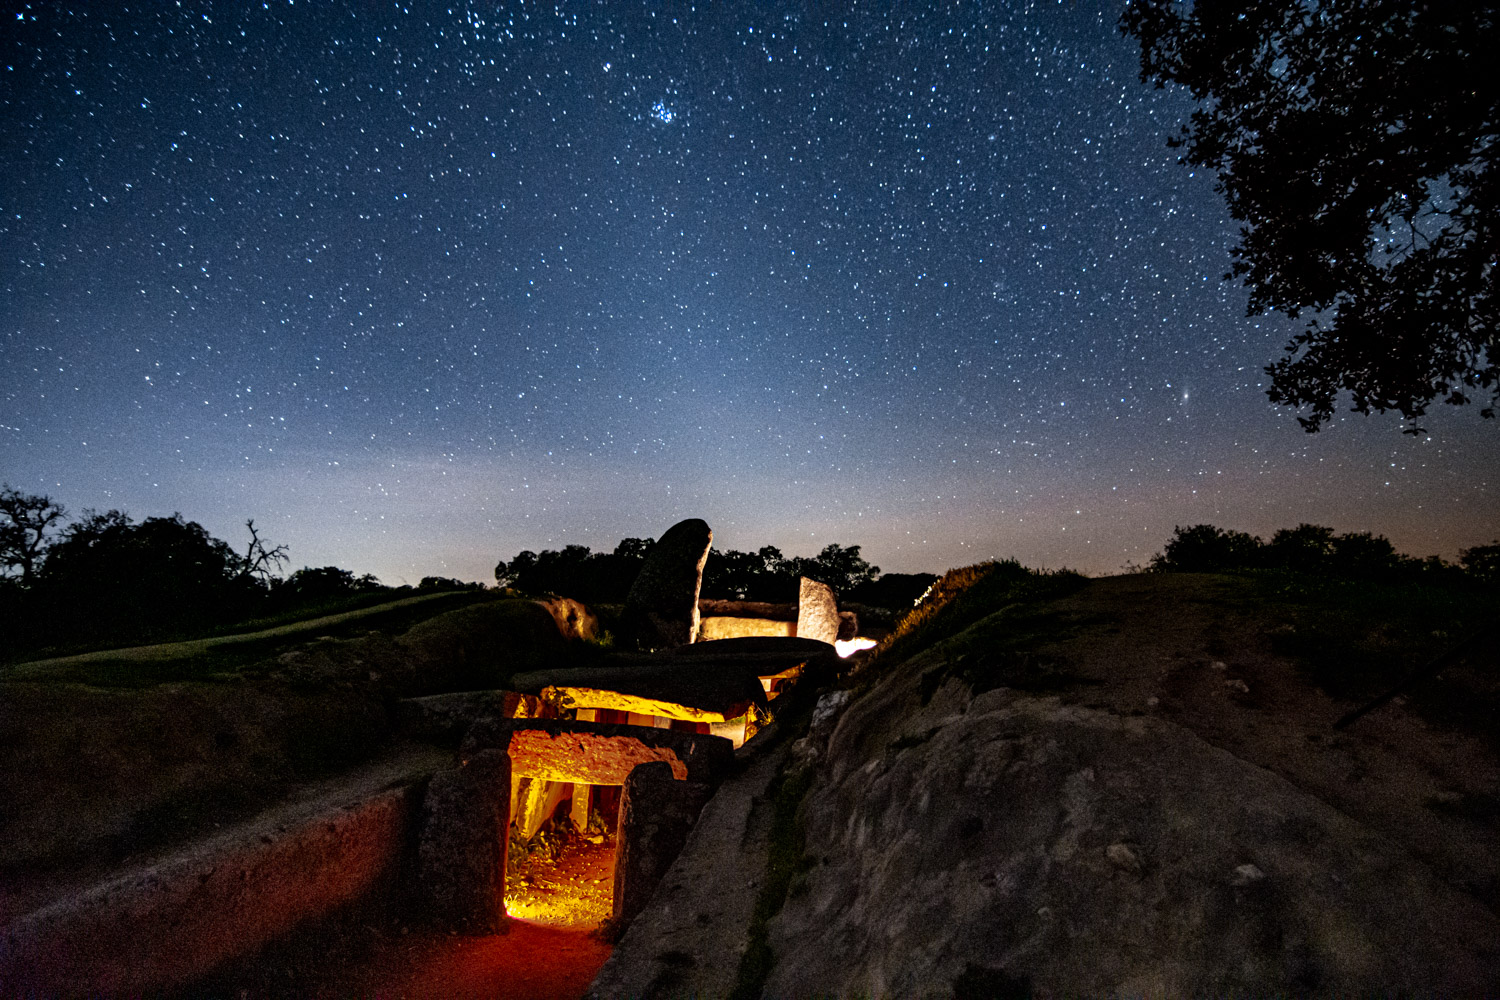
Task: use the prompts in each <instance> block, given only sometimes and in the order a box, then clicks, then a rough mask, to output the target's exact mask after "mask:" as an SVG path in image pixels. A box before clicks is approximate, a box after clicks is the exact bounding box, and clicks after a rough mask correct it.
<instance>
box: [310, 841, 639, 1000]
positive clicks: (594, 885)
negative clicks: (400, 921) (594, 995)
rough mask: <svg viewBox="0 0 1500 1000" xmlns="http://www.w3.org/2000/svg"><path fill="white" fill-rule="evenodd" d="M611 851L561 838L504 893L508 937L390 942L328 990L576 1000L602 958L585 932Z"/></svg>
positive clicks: (594, 922)
mask: <svg viewBox="0 0 1500 1000" xmlns="http://www.w3.org/2000/svg"><path fill="white" fill-rule="evenodd" d="M614 857H615V849H614V843H613V841H606V842H605V843H603V844H597V845H595V844H589V843H586V842H585V843H577V842H575V843H574V844H570V845H569V846H568V848H567V849H566V850H565V851H564V852H563V854H562V856H561V857H560V858H559V859H558V860H557V862H556V863H552V862H548V861H545V860H542V859H538V860H537V861H536V862H534V863H533V864H532V865H530V866H528V870H527V877H526V881H525V882H523V883H522V885H521V886H520V887H519V888H518V891H514V892H510V893H507V894H506V909H507V910H508V911H509V912H510V913H511V914H512V920H511V922H510V930H509V933H506V934H496V935H491V936H487V937H453V936H449V935H440V934H419V933H410V934H407V935H404V936H402V937H399V938H393V939H389V940H388V941H387V942H385V943H384V944H383V946H382V947H381V948H379V949H377V951H376V954H375V955H373V956H372V959H371V962H370V968H369V975H368V978H366V979H365V980H364V982H362V983H360V984H358V985H355V984H350V983H339V984H336V985H335V986H333V987H332V988H331V989H330V991H329V992H328V993H327V995H328V996H351V995H352V996H366V997H377V998H382V1000H384V998H389V1000H398V998H412V1000H416V998H426V997H456V998H472V1000H481V998H482V1000H577V998H579V997H581V996H583V994H584V991H585V990H587V989H588V985H589V983H590V982H592V981H593V979H594V976H595V975H597V974H598V972H599V967H600V966H602V965H603V964H604V960H605V959H607V958H609V953H610V946H609V945H608V944H605V943H604V942H603V941H600V940H598V939H597V938H594V937H592V936H590V934H589V932H590V931H592V930H593V929H594V928H595V927H597V926H598V925H599V922H600V921H601V920H604V919H605V918H607V917H608V916H609V915H610V911H611V906H612V901H613V892H614V885H613V882H614V875H613V872H614ZM320 995H321V994H320Z"/></svg>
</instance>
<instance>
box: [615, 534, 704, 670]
mask: <svg viewBox="0 0 1500 1000" xmlns="http://www.w3.org/2000/svg"><path fill="white" fill-rule="evenodd" d="M713 541H714V533H713V530H712V529H711V528H709V526H708V522H707V521H704V520H702V519H701V518H696V517H694V518H689V519H688V520H686V521H679V522H677V523H676V524H674V525H672V526H671V527H670V528H668V529H667V531H666V534H664V535H662V536H661V538H660V540H658V541H657V543H656V544H655V545H653V546H652V547H651V554H650V555H648V556H647V557H646V563H645V565H644V566H642V567H641V573H640V575H639V576H637V577H636V578H635V583H633V584H631V587H630V593H629V594H627V595H626V597H625V620H624V626H625V630H626V631H627V632H629V633H630V635H629V639H630V641H632V642H634V643H635V645H636V646H638V647H639V648H641V649H666V648H669V647H672V646H685V645H687V644H688V643H690V642H692V641H694V639H695V638H696V637H697V635H698V590H699V588H700V587H702V585H703V564H704V563H705V562H707V561H708V550H709V547H710V546H712V545H713Z"/></svg>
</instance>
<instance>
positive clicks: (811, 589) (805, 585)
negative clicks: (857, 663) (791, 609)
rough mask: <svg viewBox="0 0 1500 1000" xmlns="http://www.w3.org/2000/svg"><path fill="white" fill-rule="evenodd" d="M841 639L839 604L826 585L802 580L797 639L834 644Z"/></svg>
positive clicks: (799, 596)
mask: <svg viewBox="0 0 1500 1000" xmlns="http://www.w3.org/2000/svg"><path fill="white" fill-rule="evenodd" d="M838 637H839V602H838V599H837V598H836V597H834V596H833V588H832V587H830V586H828V584H826V583H819V582H818V581H816V580H809V579H808V578H807V577H805V576H804V577H803V578H802V582H801V584H800V585H799V587H798V591H797V638H799V639H817V640H818V641H820V642H833V641H834V640H835V639H837V638H838Z"/></svg>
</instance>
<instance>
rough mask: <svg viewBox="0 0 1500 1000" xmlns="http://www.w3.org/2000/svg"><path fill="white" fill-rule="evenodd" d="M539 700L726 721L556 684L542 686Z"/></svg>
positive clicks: (704, 712)
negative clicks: (546, 686)
mask: <svg viewBox="0 0 1500 1000" xmlns="http://www.w3.org/2000/svg"><path fill="white" fill-rule="evenodd" d="M542 700H543V701H547V702H551V703H553V704H555V705H557V706H559V707H560V708H583V709H589V708H592V709H600V708H607V709H611V710H613V711H616V712H635V713H637V714H638V715H655V716H659V717H660V718H663V719H683V720H685V721H687V722H708V723H714V722H727V721H728V720H727V719H725V718H724V716H723V714H722V713H720V712H712V711H709V710H708V709H703V708H692V707H690V706H688V705H679V704H677V703H676V702H671V701H660V700H658V699H656V698H646V697H642V696H641V695H634V694H621V693H620V692H618V691H605V690H601V689H599V688H586V687H556V686H554V687H548V688H543V689H542Z"/></svg>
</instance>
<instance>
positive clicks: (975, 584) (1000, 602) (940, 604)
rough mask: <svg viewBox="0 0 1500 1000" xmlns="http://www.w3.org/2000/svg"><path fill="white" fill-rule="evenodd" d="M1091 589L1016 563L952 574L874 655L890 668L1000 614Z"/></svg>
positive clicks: (1081, 580)
mask: <svg viewBox="0 0 1500 1000" xmlns="http://www.w3.org/2000/svg"><path fill="white" fill-rule="evenodd" d="M1086 583H1088V578H1087V577H1085V576H1082V575H1080V574H1078V573H1075V572H1073V571H1072V570H1066V569H1064V570H1058V571H1056V572H1047V571H1041V570H1034V569H1027V568H1026V567H1025V566H1022V565H1021V564H1020V563H1018V562H1016V561H1015V560H1014V559H1007V560H1004V561H1000V562H983V563H979V564H977V565H974V566H965V567H963V568H961V569H950V570H949V571H948V572H947V573H944V574H943V575H942V576H941V577H939V578H938V580H937V582H936V583H934V584H933V585H932V587H931V588H930V589H929V590H928V591H927V593H926V594H925V595H924V596H923V597H922V599H921V601H920V602H919V603H918V604H917V606H916V607H915V608H914V609H912V611H911V612H910V613H908V614H907V615H906V617H904V618H902V619H901V620H900V621H899V622H897V623H896V628H895V630H894V631H892V632H891V634H890V635H888V636H887V637H886V638H885V640H884V641H882V642H881V644H880V646H879V647H878V648H877V649H876V650H875V655H876V657H877V659H878V660H879V661H880V662H882V663H887V664H890V663H899V662H901V661H902V660H908V659H910V658H911V657H913V656H915V655H916V654H918V653H920V652H921V651H922V650H924V649H927V648H928V647H929V646H932V645H933V644H934V643H937V642H940V641H942V640H943V639H946V638H948V637H950V636H953V635H956V634H957V633H959V632H961V631H963V630H964V629H966V628H968V627H969V626H970V625H972V624H974V623H975V622H977V621H979V620H980V619H981V618H985V617H987V616H989V615H991V614H993V613H995V612H996V611H1000V610H1002V609H1004V608H1006V607H1009V606H1012V605H1017V606H1019V605H1022V604H1035V603H1039V602H1044V601H1048V600H1052V599H1054V598H1058V597H1063V596H1066V595H1067V594H1071V593H1073V592H1074V591H1076V590H1078V589H1079V588H1080V587H1082V586H1083V585H1085V584H1086Z"/></svg>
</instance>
